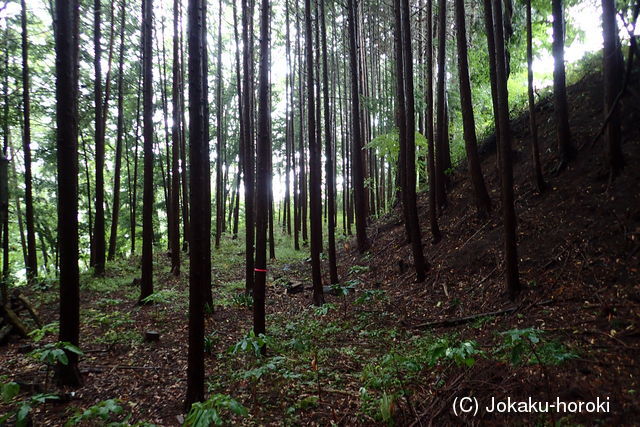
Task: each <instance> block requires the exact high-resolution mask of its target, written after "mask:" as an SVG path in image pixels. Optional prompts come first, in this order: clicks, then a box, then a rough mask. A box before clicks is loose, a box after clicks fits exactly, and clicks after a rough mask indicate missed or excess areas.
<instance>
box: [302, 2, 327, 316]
mask: <svg viewBox="0 0 640 427" xmlns="http://www.w3.org/2000/svg"><path fill="white" fill-rule="evenodd" d="M304 23H305V54H306V64H305V65H306V77H307V132H308V134H307V135H308V139H309V202H310V206H309V209H310V213H311V218H310V220H311V278H312V282H313V303H314V304H315V305H316V306H321V305H322V304H324V294H323V291H322V271H321V268H320V251H321V249H320V247H321V242H322V199H321V198H322V193H321V191H322V190H321V179H322V172H321V169H320V168H321V166H320V147H319V145H320V144H319V141H318V140H317V135H316V114H315V111H316V110H315V94H314V75H313V74H314V65H313V63H314V61H313V29H312V26H311V0H305V2H304Z"/></svg>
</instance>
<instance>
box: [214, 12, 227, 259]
mask: <svg viewBox="0 0 640 427" xmlns="http://www.w3.org/2000/svg"><path fill="white" fill-rule="evenodd" d="M217 62H218V64H217V70H216V72H217V82H216V104H217V106H216V139H217V142H218V144H217V146H216V154H217V155H216V237H215V239H216V242H215V245H216V249H218V248H219V247H220V237H221V236H222V228H223V224H222V223H223V222H224V206H225V199H224V189H223V180H222V152H223V150H224V148H223V144H224V142H223V140H222V109H223V104H222V0H220V2H219V7H218V61H217Z"/></svg>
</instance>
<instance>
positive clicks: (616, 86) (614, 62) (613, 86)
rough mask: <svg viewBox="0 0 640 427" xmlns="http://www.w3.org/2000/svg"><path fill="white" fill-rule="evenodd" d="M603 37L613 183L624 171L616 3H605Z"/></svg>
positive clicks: (611, 0)
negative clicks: (618, 97) (616, 102)
mask: <svg viewBox="0 0 640 427" xmlns="http://www.w3.org/2000/svg"><path fill="white" fill-rule="evenodd" d="M602 35H603V38H604V51H603V55H602V56H603V70H604V115H605V120H606V117H607V115H608V114H611V115H610V117H609V122H608V123H607V126H606V128H605V131H604V141H605V144H606V145H607V150H608V163H609V174H610V177H611V179H613V178H614V177H615V176H616V175H618V173H620V171H621V170H622V168H623V167H624V156H623V155H622V146H621V140H622V138H621V134H620V108H619V107H618V106H617V105H616V106H615V109H614V110H613V111H612V112H611V113H609V112H610V111H611V108H613V107H614V103H615V99H616V97H617V96H618V93H619V92H620V89H621V88H622V79H621V78H620V76H622V75H623V70H622V62H621V61H620V58H621V57H622V55H621V52H620V47H619V44H618V25H617V23H616V2H615V1H614V0H602Z"/></svg>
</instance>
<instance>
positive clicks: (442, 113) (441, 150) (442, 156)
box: [435, 0, 449, 209]
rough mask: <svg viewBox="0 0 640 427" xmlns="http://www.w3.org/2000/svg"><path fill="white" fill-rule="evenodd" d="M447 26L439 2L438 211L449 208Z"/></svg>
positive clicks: (444, 5) (444, 9)
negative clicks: (447, 186) (446, 88)
mask: <svg viewBox="0 0 640 427" xmlns="http://www.w3.org/2000/svg"><path fill="white" fill-rule="evenodd" d="M446 24H447V2H446V0H438V75H437V82H438V83H437V89H436V90H437V98H436V103H437V106H436V122H437V130H436V159H435V160H436V162H435V164H436V181H435V187H436V203H437V207H438V209H442V208H444V207H446V206H447V193H446V181H447V178H446V175H445V169H446V166H445V163H446V153H445V152H446V151H447V150H448V148H447V145H448V144H449V141H448V139H447V131H446V128H447V118H446V99H445V98H446V94H445V79H446V73H445V62H446V57H445V56H446V36H447V33H446Z"/></svg>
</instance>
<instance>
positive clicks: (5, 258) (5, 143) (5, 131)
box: [0, 26, 15, 305]
mask: <svg viewBox="0 0 640 427" xmlns="http://www.w3.org/2000/svg"><path fill="white" fill-rule="evenodd" d="M4 36H5V52H4V75H3V78H2V101H3V108H2V112H3V114H2V118H3V123H2V160H0V161H3V162H5V164H4V167H5V168H6V169H5V172H6V175H5V176H3V177H1V178H0V179H4V181H2V184H3V187H2V192H3V193H2V194H3V195H4V196H5V197H6V200H5V199H2V200H1V202H2V204H3V205H2V206H0V209H2V213H3V216H2V224H0V227H2V279H1V280H2V305H5V304H6V303H7V301H8V297H9V292H8V286H9V170H8V169H9V164H8V160H7V158H8V155H9V140H10V136H9V27H8V26H7V27H6V28H5V34H4ZM5 183H6V184H5ZM4 185H6V187H5V186H4ZM14 188H15V187H14Z"/></svg>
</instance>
